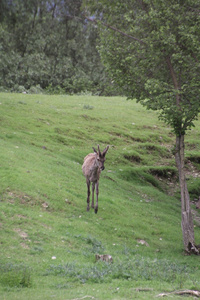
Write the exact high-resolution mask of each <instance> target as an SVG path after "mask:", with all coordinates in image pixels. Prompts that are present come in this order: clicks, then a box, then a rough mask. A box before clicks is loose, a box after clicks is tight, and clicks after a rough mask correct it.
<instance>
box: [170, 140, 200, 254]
mask: <svg viewBox="0 0 200 300" xmlns="http://www.w3.org/2000/svg"><path fill="white" fill-rule="evenodd" d="M184 158H185V157H184V135H180V136H176V154H175V159H176V164H177V168H178V172H179V183H180V190H181V216H182V222H181V227H182V233H183V243H184V248H185V251H186V252H187V253H189V254H191V253H194V254H199V250H198V248H197V247H196V245H195V242H194V225H193V220H192V213H191V208H190V196H189V193H188V189H187V183H186V179H185V170H184Z"/></svg>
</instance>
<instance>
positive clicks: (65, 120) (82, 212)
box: [0, 93, 200, 300]
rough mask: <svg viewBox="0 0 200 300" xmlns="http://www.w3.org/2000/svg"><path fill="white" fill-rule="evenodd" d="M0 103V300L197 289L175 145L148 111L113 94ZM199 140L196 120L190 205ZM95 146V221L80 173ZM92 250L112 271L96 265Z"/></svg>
mask: <svg viewBox="0 0 200 300" xmlns="http://www.w3.org/2000/svg"><path fill="white" fill-rule="evenodd" d="M0 103H1V104H0V112H1V113H0V178H1V187H0V207H1V209H0V234H1V235H0V246H1V251H0V294H1V299H6V300H7V299H8V300H9V299H12V300H14V299H63V300H64V299H77V298H83V297H85V296H88V297H87V298H86V297H85V298H84V299H92V297H93V299H136V298H137V299H150V298H156V295H158V294H159V293H161V292H164V291H172V290H176V289H200V279H199V278H200V270H199V259H200V258H199V257H195V256H186V255H184V252H183V243H182V232H181V226H180V223H181V207H180V200H179V198H180V196H179V193H178V191H177V171H176V168H175V163H174V157H173V154H172V152H173V151H172V150H173V147H174V142H175V137H174V136H173V134H172V133H171V130H170V128H168V127H167V126H165V124H163V123H162V122H160V121H158V119H157V114H156V113H155V112H151V111H146V110H145V109H144V108H143V107H142V106H141V105H140V104H137V103H136V102H135V101H127V100H126V99H125V98H122V97H110V98H109V97H92V96H46V95H24V94H3V93H2V94H0ZM199 132H200V122H199V121H198V122H196V127H195V128H194V129H193V130H191V131H190V132H188V134H187V136H186V161H187V165H186V167H187V171H188V172H187V179H188V185H189V190H190V192H191V195H192V197H194V198H195V197H196V196H197V195H198V193H199V192H200V180H199V178H198V176H199V161H200V159H199V158H200V150H199V144H200V142H199ZM97 144H99V145H100V148H101V149H103V148H104V147H105V146H106V145H110V148H109V151H108V153H107V156H106V162H105V170H104V171H103V172H102V174H101V179H100V194H99V211H98V214H97V215H96V214H94V211H93V210H90V212H86V184H85V179H84V177H83V175H82V170H81V165H82V163H83V159H84V157H85V156H86V155H87V154H88V153H89V152H92V147H94V146H97ZM194 174H197V175H198V176H196V175H195V176H196V177H194V178H193V177H192V176H193V175H194ZM192 197H191V200H193V198H192ZM196 213H197V214H198V212H196ZM195 237H196V241H197V243H198V240H199V239H200V227H199V225H198V223H197V222H196V221H195ZM141 241H145V242H146V243H145V244H141ZM97 253H99V254H110V255H112V257H113V263H112V264H107V263H103V262H95V254H97ZM173 299H180V296H173Z"/></svg>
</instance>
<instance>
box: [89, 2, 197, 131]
mask: <svg viewBox="0 0 200 300" xmlns="http://www.w3.org/2000/svg"><path fill="white" fill-rule="evenodd" d="M85 3H86V5H87V4H90V9H91V8H92V13H93V14H95V15H96V18H99V20H100V21H101V22H100V23H99V24H101V45H100V48H99V50H100V53H101V57H102V60H103V62H104V64H105V66H106V67H107V69H108V71H109V73H110V75H111V76H112V79H113V80H114V81H115V83H116V84H117V85H119V86H120V87H121V89H122V90H123V92H124V93H125V94H126V95H127V96H128V98H137V100H138V101H140V102H141V103H142V104H143V105H145V106H146V107H147V108H149V109H153V110H159V111H160V117H161V118H162V119H164V120H165V121H166V122H167V123H169V124H170V125H171V126H172V128H173V129H174V131H175V132H176V134H183V133H185V131H186V130H187V129H189V128H190V127H191V126H192V125H193V120H195V119H196V117H197V115H198V113H199V111H200V101H199V89H200V76H199V75H200V63H199V61H200V31H199V27H200V3H199V1H194V0H186V1H181V0H180V1H175V0H173V1H171V0H170V1H169V0H167V1H164V0H159V1H158V0H152V1H147V0H142V1H141V0H136V1H131V2H130V1H128V0H127V1H122V0H118V1H115V2H113V1H98V2H97V1H96V2H95V3H94V1H90V0H88V1H87V0H86V1H85ZM102 24H103V25H102ZM105 24H107V25H108V26H107V27H106V26H105ZM110 27H114V28H115V29H116V30H113V29H110ZM117 30H120V31H122V32H123V33H124V34H123V35H122V34H121V33H119V32H118V31H117ZM177 95H179V99H180V101H179V105H177V101H178V100H177Z"/></svg>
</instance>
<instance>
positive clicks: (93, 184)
mask: <svg viewBox="0 0 200 300" xmlns="http://www.w3.org/2000/svg"><path fill="white" fill-rule="evenodd" d="M94 190H95V182H93V183H92V208H94Z"/></svg>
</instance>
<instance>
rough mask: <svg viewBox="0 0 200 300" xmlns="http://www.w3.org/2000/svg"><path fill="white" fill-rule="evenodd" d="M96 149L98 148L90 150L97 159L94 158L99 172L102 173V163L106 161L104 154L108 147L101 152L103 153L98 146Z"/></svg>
mask: <svg viewBox="0 0 200 300" xmlns="http://www.w3.org/2000/svg"><path fill="white" fill-rule="evenodd" d="M97 147H98V150H96V149H95V148H94V147H92V148H93V150H94V152H95V153H96V154H97V157H96V159H97V165H98V167H99V169H100V170H101V171H103V170H104V169H105V167H104V162H105V160H106V159H105V156H106V153H107V151H108V148H109V146H107V147H106V148H105V149H104V150H103V152H101V151H100V148H99V145H98V146H97Z"/></svg>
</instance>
